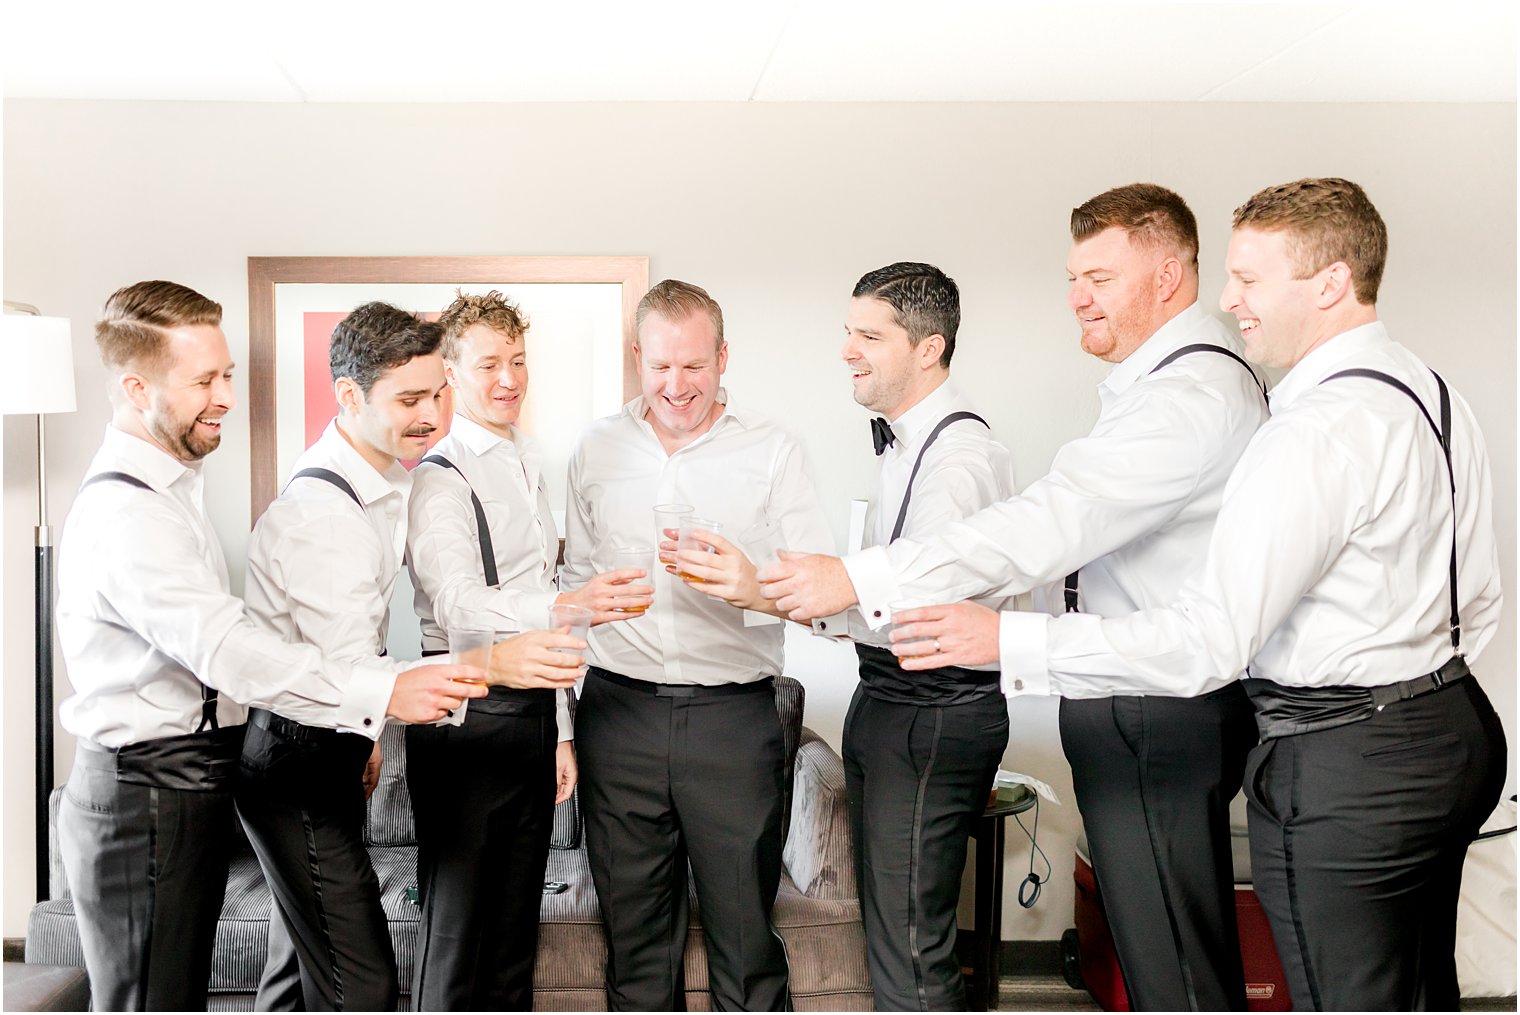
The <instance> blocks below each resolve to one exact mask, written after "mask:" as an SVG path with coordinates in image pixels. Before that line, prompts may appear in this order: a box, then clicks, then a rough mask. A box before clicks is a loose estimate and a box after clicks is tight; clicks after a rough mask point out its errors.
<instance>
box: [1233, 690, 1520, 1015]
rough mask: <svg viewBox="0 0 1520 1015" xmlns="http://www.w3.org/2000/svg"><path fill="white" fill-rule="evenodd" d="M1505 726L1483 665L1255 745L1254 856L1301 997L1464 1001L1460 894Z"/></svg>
mask: <svg viewBox="0 0 1520 1015" xmlns="http://www.w3.org/2000/svg"><path fill="white" fill-rule="evenodd" d="M1505 769H1506V763H1505V742H1504V729H1503V726H1502V725H1501V724H1500V722H1499V717H1498V716H1497V715H1495V714H1494V710H1493V708H1492V706H1490V705H1489V702H1488V697H1487V696H1486V695H1485V694H1484V693H1483V689H1482V688H1481V687H1480V686H1479V685H1478V681H1477V680H1476V679H1474V678H1470V677H1469V678H1467V679H1464V680H1459V681H1457V682H1455V683H1453V684H1449V685H1447V686H1446V687H1444V688H1442V689H1441V690H1439V691H1435V692H1433V693H1430V694H1425V695H1421V696H1420V697H1417V698H1410V699H1408V700H1405V701H1396V702H1393V703H1392V704H1390V705H1388V706H1387V707H1386V708H1384V709H1383V710H1382V711H1380V712H1376V713H1374V714H1373V715H1372V717H1371V718H1368V719H1365V720H1363V721H1361V722H1356V723H1352V724H1350V725H1347V726H1339V727H1336V728H1334V729H1329V730H1322V731H1319V732H1315V733H1302V734H1299V735H1297V736H1287V737H1279V738H1277V739H1274V740H1268V741H1266V742H1265V743H1263V744H1262V745H1261V746H1260V747H1258V748H1256V750H1254V751H1252V753H1251V760H1250V764H1249V767H1248V769H1247V773H1248V774H1247V778H1246V794H1247V799H1248V801H1249V804H1250V821H1251V869H1252V877H1253V880H1254V882H1255V886H1256V894H1257V895H1258V896H1260V897H1261V902H1262V906H1263V908H1265V909H1266V911H1267V918H1268V920H1269V921H1270V922H1271V924H1272V937H1273V939H1274V940H1275V941H1276V943H1277V953H1278V956H1279V957H1280V958H1281V959H1282V964H1283V970H1284V971H1285V972H1286V974H1287V977H1288V992H1289V994H1290V995H1291V996H1292V998H1293V1006H1294V1008H1295V1009H1297V1010H1299V1011H1351V1010H1363V1011H1412V1010H1414V1011H1456V1010H1457V998H1458V991H1457V972H1456V961H1455V958H1454V953H1455V949H1456V926H1457V894H1458V890H1459V889H1460V887H1461V883H1462V862H1463V859H1464V858H1465V857H1466V855H1467V845H1468V843H1469V842H1471V841H1472V839H1473V836H1475V835H1476V834H1477V832H1478V828H1479V827H1480V826H1481V825H1482V823H1483V822H1484V820H1486V819H1487V817H1488V815H1489V813H1490V812H1491V811H1492V810H1493V808H1494V806H1495V805H1496V804H1497V803H1498V800H1499V794H1500V793H1501V792H1502V791H1503V789H1504V779H1505Z"/></svg>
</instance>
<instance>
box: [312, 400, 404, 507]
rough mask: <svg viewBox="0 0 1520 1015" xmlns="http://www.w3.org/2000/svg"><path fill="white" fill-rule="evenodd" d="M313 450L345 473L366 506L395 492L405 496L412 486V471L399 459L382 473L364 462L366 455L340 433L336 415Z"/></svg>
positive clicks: (345, 476)
mask: <svg viewBox="0 0 1520 1015" xmlns="http://www.w3.org/2000/svg"><path fill="white" fill-rule="evenodd" d="M312 450H313V451H316V452H317V453H318V454H320V455H322V456H323V457H325V458H326V459H328V461H330V462H332V464H333V465H334V466H335V467H336V469H337V471H338V472H341V473H342V474H343V478H345V479H347V480H348V482H349V484H350V485H352V486H353V488H354V493H357V494H358V495H359V502H360V503H361V504H363V505H364V506H365V507H369V506H370V505H371V504H373V503H374V502H375V501H377V500H380V499H381V498H383V497H388V496H390V495H391V494H393V493H399V494H401V495H402V496H405V495H406V493H407V491H409V490H410V489H411V487H412V477H411V474H410V473H408V472H407V471H406V469H405V468H404V467H403V466H402V465H401V463H400V462H392V463H391V464H390V468H388V469H386V470H385V471H384V472H379V471H377V470H376V469H375V467H374V466H373V465H371V464H369V462H367V461H365V460H364V456H363V455H361V454H359V452H358V451H357V450H356V449H355V448H354V446H353V445H352V444H350V443H348V440H347V438H345V437H344V436H343V434H341V433H339V432H338V420H337V418H336V417H335V418H334V419H333V420H332V421H331V422H329V423H328V424H327V429H326V430H323V431H322V436H321V437H319V438H318V439H317V443H315V444H313V445H312Z"/></svg>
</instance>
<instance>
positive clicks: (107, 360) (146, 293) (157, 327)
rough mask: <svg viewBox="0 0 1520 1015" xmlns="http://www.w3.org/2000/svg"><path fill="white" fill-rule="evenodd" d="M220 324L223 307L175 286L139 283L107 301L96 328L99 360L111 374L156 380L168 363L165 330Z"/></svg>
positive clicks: (169, 283) (122, 289)
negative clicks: (124, 372)
mask: <svg viewBox="0 0 1520 1015" xmlns="http://www.w3.org/2000/svg"><path fill="white" fill-rule="evenodd" d="M221 323H222V305H221V304H220V303H217V302H216V301H215V300H211V299H207V298H206V297H205V296H202V295H201V294H200V293H198V292H196V291H195V290H194V289H191V288H189V287H188V286H183V285H180V284H179V283H178V282H165V281H162V280H157V281H152V282H138V283H136V284H135V285H129V286H126V287H124V288H121V289H118V290H116V291H115V292H114V293H112V294H111V297H110V299H108V300H106V305H105V308H104V309H103V310H102V311H101V313H100V321H99V322H98V323H97V324H96V325H95V345H96V347H97V348H98V349H99V350H100V360H101V362H102V363H104V364H105V365H106V367H107V368H108V369H111V370H137V371H141V372H143V373H146V374H157V373H159V372H160V371H161V370H162V369H163V368H164V366H165V365H166V361H167V358H168V345H169V336H168V334H167V332H168V330H169V329H170V328H184V327H189V326H192V325H196V324H209V325H212V326H216V325H219V324H221Z"/></svg>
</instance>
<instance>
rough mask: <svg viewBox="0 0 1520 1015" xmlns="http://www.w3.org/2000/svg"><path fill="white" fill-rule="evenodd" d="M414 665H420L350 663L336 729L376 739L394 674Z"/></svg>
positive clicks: (392, 688)
mask: <svg viewBox="0 0 1520 1015" xmlns="http://www.w3.org/2000/svg"><path fill="white" fill-rule="evenodd" d="M417 665H420V664H418V663H410V664H408V665H406V666H403V667H399V668H398V667H395V666H393V665H386V664H385V663H383V662H381V661H380V660H379V659H376V660H375V661H374V662H372V663H354V664H352V666H351V667H350V670H349V674H348V683H347V684H346V685H345V686H344V688H343V698H342V700H340V701H339V702H338V713H337V716H336V722H335V723H334V725H335V726H336V727H337V728H338V729H340V730H347V731H348V732H350V733H358V734H361V735H363V736H366V737H369V738H370V739H371V740H379V739H380V734H381V733H382V732H383V731H384V730H385V712H386V709H387V708H389V707H390V703H391V694H392V693H393V692H394V691H395V689H396V675H397V674H398V673H399V672H400V671H401V670H402V669H410V668H411V667H412V666H417Z"/></svg>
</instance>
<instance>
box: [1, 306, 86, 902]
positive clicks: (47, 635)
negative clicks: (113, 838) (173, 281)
mask: <svg viewBox="0 0 1520 1015" xmlns="http://www.w3.org/2000/svg"><path fill="white" fill-rule="evenodd" d="M5 310H6V311H7V313H8V314H13V315H21V316H23V317H29V318H31V320H30V321H29V322H27V324H26V325H25V326H23V325H21V323H20V322H18V321H16V319H15V317H9V318H8V319H7V340H6V345H7V349H6V352H7V359H8V360H9V359H12V358H13V357H12V356H11V354H12V353H19V354H20V355H21V356H23V357H25V359H26V360H29V361H31V362H30V364H29V369H27V370H24V371H23V375H24V376H25V375H26V374H27V373H30V374H31V376H33V377H34V379H36V380H37V381H38V383H37V384H36V385H34V389H33V390H32V391H31V392H30V393H21V394H18V395H16V397H15V402H14V404H7V405H6V407H5V408H6V410H7V411H8V412H15V413H18V414H21V413H25V414H28V415H35V416H36V417H37V528H36V540H35V550H34V565H33V568H34V569H33V575H34V580H33V587H34V590H35V593H36V596H35V601H34V604H33V609H34V613H33V616H34V618H35V622H36V624H35V630H36V646H35V652H34V659H35V662H36V667H35V671H36V672H35V679H36V684H35V686H36V699H35V700H36V716H35V725H34V741H33V742H34V744H35V746H36V766H35V771H36V850H37V852H36V861H37V866H36V876H37V899H38V901H41V900H43V899H46V898H47V897H48V881H49V876H48V875H49V867H50V864H49V862H48V859H49V858H48V840H49V836H48V826H49V822H48V805H49V798H50V797H51V796H52V793H53V781H54V775H55V770H54V765H53V752H54V737H53V574H54V572H53V530H52V527H51V526H50V525H48V506H47V497H48V491H47V428H46V424H45V422H44V413H48V412H72V411H73V410H74V368H73V355H72V351H71V349H70V340H69V327H68V322H67V321H65V320H60V319H57V318H44V317H42V316H41V312H40V311H38V309H37V308H36V307H34V306H31V305H30V304H27V303H13V302H11V301H10V300H6V301H5ZM12 324H14V325H15V329H16V330H15V331H14V332H12V331H11V326H12ZM23 327H26V328H29V329H31V330H30V331H29V332H28V333H23V332H22V328H23ZM13 336H14V337H13ZM13 345H15V346H16V348H12V346H13ZM49 373H63V374H66V382H63V383H58V384H53V383H42V380H43V378H44V377H46V376H47V374H49ZM49 380H59V379H58V378H56V377H54V378H49ZM40 389H48V390H40ZM7 402H8V403H9V402H11V396H9V395H8V396H7Z"/></svg>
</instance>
